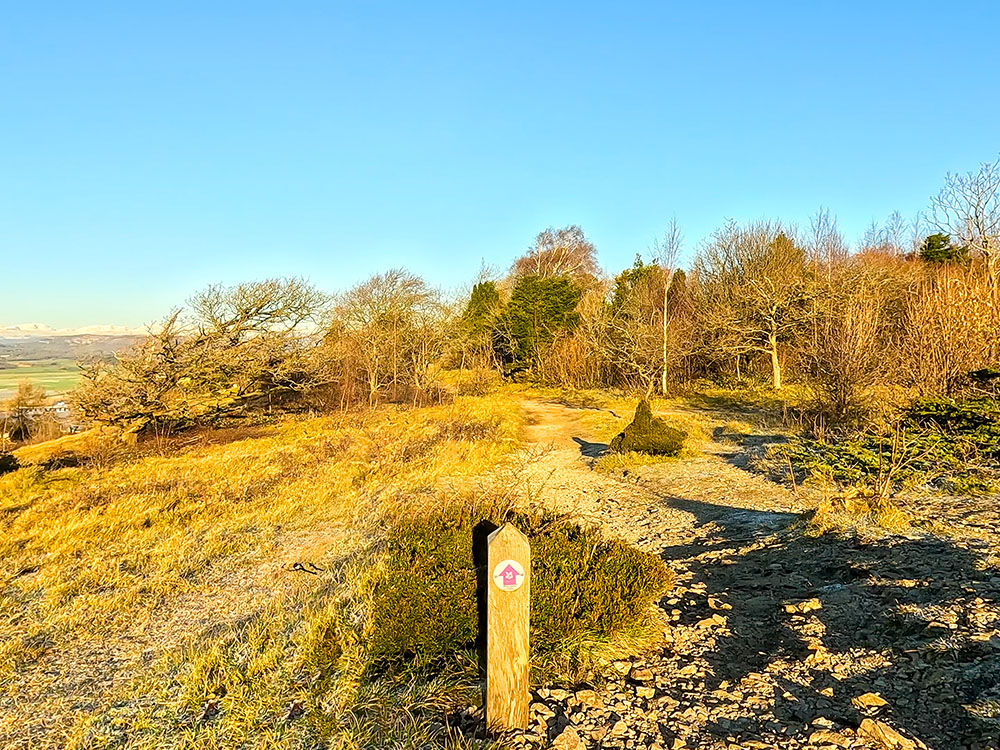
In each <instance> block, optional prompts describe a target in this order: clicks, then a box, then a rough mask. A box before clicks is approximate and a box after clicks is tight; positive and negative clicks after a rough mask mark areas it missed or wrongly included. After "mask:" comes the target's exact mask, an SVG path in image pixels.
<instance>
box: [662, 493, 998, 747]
mask: <svg viewBox="0 0 1000 750" xmlns="http://www.w3.org/2000/svg"><path fill="white" fill-rule="evenodd" d="M664 502H665V503H666V504H669V505H671V506H673V507H677V508H681V509H683V510H685V511H688V512H690V513H692V514H693V515H694V516H695V517H696V518H697V519H698V525H699V526H706V525H708V524H713V526H711V527H710V528H709V529H707V531H708V532H709V534H708V536H707V539H706V543H705V544H698V543H693V544H691V545H683V546H676V547H671V548H668V549H666V550H664V552H663V557H664V558H665V559H666V560H667V562H668V563H669V562H670V561H672V560H676V561H680V560H682V559H684V558H687V562H686V565H687V568H688V570H689V571H691V573H693V582H694V583H701V584H704V590H703V591H700V587H697V586H696V589H699V591H694V592H693V591H691V590H690V589H688V590H686V591H685V593H684V594H683V596H682V597H680V599H681V602H680V604H678V605H675V607H676V608H678V609H680V617H679V618H678V620H679V622H680V623H681V624H694V623H696V622H699V621H700V620H702V619H704V618H708V617H711V616H712V615H714V614H717V611H716V610H713V609H712V608H711V607H710V606H709V603H708V600H709V598H710V597H711V598H715V599H718V600H722V601H725V602H728V603H729V604H731V605H732V609H730V610H726V611H723V612H721V613H718V614H722V615H725V616H726V618H727V626H726V628H725V629H723V630H720V631H719V635H718V636H717V638H716V641H715V644H714V647H713V648H711V649H710V650H709V651H707V652H706V653H705V654H704V655H703V656H702V658H704V659H705V660H707V661H708V664H709V670H707V677H706V678H705V684H704V686H703V690H704V692H706V693H709V692H711V691H715V690H721V691H722V692H723V693H724V692H725V691H726V690H732V689H733V686H734V685H738V684H740V682H741V680H744V679H745V678H750V682H751V683H753V682H755V681H756V682H766V681H767V680H768V679H770V680H771V681H772V682H774V683H775V685H776V687H773V688H772V689H773V696H772V697H773V700H771V701H768V702H767V704H768V705H758V704H755V703H753V702H746V701H741V702H740V711H741V713H742V715H741V718H740V721H739V722H737V724H736V725H735V727H734V725H733V722H731V721H726V722H723V723H722V724H723V725H722V726H717V727H715V728H714V729H713V724H711V723H710V724H709V726H708V728H707V730H706V731H707V733H708V734H707V736H705V737H704V738H702V739H703V740H704V741H715V740H717V739H719V738H718V737H717V736H713V733H714V732H716V731H717V732H719V733H726V734H732V733H733V731H734V728H735V729H737V730H739V731H738V732H737V733H738V734H741V735H742V737H743V738H744V739H756V740H758V741H759V740H761V739H764V740H765V741H774V742H777V741H779V740H780V739H782V738H786V739H787V737H788V736H790V735H792V734H794V733H799V732H801V733H804V735H805V736H806V737H808V736H809V732H810V731H811V730H810V724H811V722H814V721H816V720H829V721H832V722H834V724H835V725H836V726H838V727H851V728H857V727H858V725H859V724H860V722H861V720H862V719H863V718H865V717H866V716H869V717H872V718H875V719H878V720H880V721H886V722H887V723H888V724H890V725H891V726H893V727H896V728H897V729H900V730H902V731H904V732H905V733H908V734H910V735H911V736H915V737H917V738H919V739H921V740H922V741H923V742H925V743H927V745H928V746H930V747H931V748H959V747H964V748H980V749H982V750H986V749H987V748H998V747H1000V631H998V629H997V628H998V627H1000V609H998V607H997V601H998V600H1000V576H997V575H995V572H994V571H991V570H987V569H984V566H983V556H984V552H983V551H982V550H977V549H974V548H969V547H965V546H961V544H960V543H957V542H955V541H952V540H951V539H946V538H941V537H936V536H932V535H929V534H928V535H920V536H917V535H915V534H914V535H912V536H908V537H904V536H893V537H885V538H882V539H879V540H878V541H872V542H868V541H864V540H862V539H859V538H850V537H840V536H834V535H832V534H826V535H823V536H819V537H809V536H805V535H803V534H799V533H797V532H795V531H792V532H790V533H783V534H782V533H779V534H774V533H773V532H775V531H778V530H780V529H782V528H783V527H785V526H787V525H788V523H789V522H790V521H791V520H792V519H793V518H794V516H791V515H790V514H781V513H762V512H756V511H749V510H740V509H733V508H729V507H725V506H718V505H713V504H711V503H701V502H697V501H694V500H687V499H682V498H667V499H665V501H664ZM758 531H759V532H761V533H759V534H758ZM754 537H758V538H757V539H756V541H755V543H750V544H748V545H747V546H746V547H745V548H744V549H742V550H740V549H738V547H739V546H740V545H743V544H746V543H747V542H754ZM734 547H735V548H736V549H734ZM699 549H700V550H701V551H700V552H699ZM692 553H693V554H694V555H699V557H696V558H695V559H691V556H692ZM811 599H815V600H817V602H818V604H819V607H818V608H815V609H809V608H808V607H807V608H806V609H807V611H797V610H796V605H797V604H799V605H800V604H801V603H802V602H805V601H807V600H811ZM812 606H815V603H814V604H813V605H812ZM789 607H790V609H789ZM677 690H678V697H680V691H681V689H680V687H678V688H677ZM868 692H873V693H878V694H879V695H880V696H881V697H882V698H884V699H885V700H886V701H887V702H888V705H886V706H883V707H878V708H866V709H861V708H858V707H856V706H855V705H854V704H853V703H852V698H855V697H857V696H860V695H862V694H864V693H868ZM776 721H777V723H778V724H779V725H784V729H782V728H781V726H776V725H775V722H776ZM814 726H815V725H814Z"/></svg>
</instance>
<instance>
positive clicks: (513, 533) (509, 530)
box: [486, 523, 528, 549]
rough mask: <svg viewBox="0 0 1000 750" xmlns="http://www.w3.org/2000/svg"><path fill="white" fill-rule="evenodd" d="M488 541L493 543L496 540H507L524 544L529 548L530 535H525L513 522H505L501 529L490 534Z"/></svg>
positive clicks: (511, 542) (509, 542)
mask: <svg viewBox="0 0 1000 750" xmlns="http://www.w3.org/2000/svg"><path fill="white" fill-rule="evenodd" d="M486 541H487V543H488V544H490V545H492V544H493V543H494V542H501V541H502V542H507V543H508V544H515V545H516V544H518V543H520V544H522V545H524V548H525V549H528V537H527V536H525V535H524V534H523V533H522V532H521V530H520V529H519V528H517V526H515V525H514V524H512V523H505V524H504V525H503V526H501V527H500V528H499V529H497V530H496V531H494V532H493V533H492V534H490V535H489V536H488V537H487V538H486Z"/></svg>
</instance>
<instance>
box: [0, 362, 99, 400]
mask: <svg viewBox="0 0 1000 750" xmlns="http://www.w3.org/2000/svg"><path fill="white" fill-rule="evenodd" d="M18 365H19V366H18V367H12V368H10V369H0V401H4V400H6V399H8V398H10V397H11V396H13V395H14V393H15V391H17V384H18V383H20V382H21V381H22V380H30V381H31V382H32V383H34V384H36V385H38V386H41V387H42V388H44V389H45V391H46V393H48V394H49V395H50V396H58V395H61V394H64V393H68V392H69V391H71V390H73V389H74V388H76V386H77V385H78V384H79V382H80V368H78V367H77V366H76V363H75V362H74V361H73V360H71V359H48V360H42V361H39V362H19V363H18Z"/></svg>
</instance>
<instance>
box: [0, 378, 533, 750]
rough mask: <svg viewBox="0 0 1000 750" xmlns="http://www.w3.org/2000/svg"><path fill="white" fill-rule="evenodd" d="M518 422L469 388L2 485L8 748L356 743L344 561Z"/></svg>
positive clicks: (483, 458) (488, 451)
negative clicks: (422, 401)
mask: <svg viewBox="0 0 1000 750" xmlns="http://www.w3.org/2000/svg"><path fill="white" fill-rule="evenodd" d="M519 427H520V414H519V410H518V408H517V406H516V403H515V402H514V401H513V400H512V399H510V398H508V397H506V396H503V395H498V394H493V395H491V396H489V397H488V398H473V397H461V398H458V399H457V400H456V401H455V402H454V403H453V404H449V405H446V406H437V407H429V408H423V409H399V408H395V407H385V408H382V409H378V410H375V411H372V412H367V413H362V414H349V415H336V416H328V417H319V418H311V419H305V418H300V419H289V420H287V421H283V422H279V423H277V424H275V425H274V426H273V427H267V428H264V429H261V430H258V431H257V432H256V433H254V434H253V436H251V437H244V438H242V439H233V440H232V441H230V442H226V443H224V444H215V445H213V444H210V443H211V441H210V440H195V441H193V443H191V444H189V445H186V444H185V441H184V440H175V441H172V442H165V443H163V444H162V445H161V446H153V447H152V448H150V447H149V446H146V447H143V446H140V449H139V450H138V451H133V452H131V453H127V454H122V453H121V451H116V452H114V454H113V455H112V454H109V455H100V456H95V457H94V458H95V459H97V463H91V464H89V465H88V464H87V463H84V464H83V465H82V466H81V467H78V468H65V469H59V470H56V471H44V470H42V469H41V468H39V467H27V468H23V469H20V470H18V471H16V472H14V473H12V474H9V475H5V476H4V477H2V478H0V526H2V535H0V582H2V584H0V586H2V588H0V677H2V678H3V681H4V685H3V687H2V688H0V701H2V702H3V709H2V711H0V740H2V741H0V744H2V745H3V746H5V747H7V746H13V747H18V746H23V747H29V746H30V747H63V746H66V745H69V746H77V747H101V746H115V747H239V746H240V745H241V743H242V742H243V741H244V740H247V739H248V737H250V736H251V735H252V738H253V744H254V746H256V747H261V746H263V747H268V746H273V747H298V746H302V743H303V742H304V741H305V740H306V739H309V738H311V739H310V741H312V740H318V739H319V738H320V737H322V738H324V741H326V740H328V739H330V738H334V737H341V739H344V738H347V739H344V742H346V743H347V746H350V740H349V737H350V736H351V731H347V730H346V729H343V727H340V724H338V723H337V721H334V720H333V719H331V718H330V717H331V716H336V714H337V709H336V707H335V706H332V705H326V703H329V702H330V701H331V700H333V697H335V696H337V695H340V694H343V696H345V697H344V698H343V700H346V701H348V702H349V701H350V700H354V699H355V698H356V695H355V691H356V689H357V686H356V685H354V686H353V687H352V681H351V674H352V673H353V672H356V671H357V669H356V665H354V666H352V665H351V660H352V659H353V658H355V656H354V655H353V654H354V652H353V651H352V647H351V639H352V638H356V637H357V635H356V634H352V633H353V631H352V628H351V625H352V624H353V623H352V619H351V618H352V617H353V615H352V607H354V606H355V600H354V599H353V598H352V597H354V596H355V595H357V594H358V592H357V591H356V590H355V588H354V587H353V586H354V584H353V579H352V580H347V579H346V578H345V575H346V572H345V571H349V570H351V569H352V568H351V566H356V565H358V564H360V563H359V561H358V559H357V557H358V555H359V554H361V552H362V550H364V549H366V541H367V540H368V539H369V538H370V537H371V536H372V535H373V534H375V533H377V531H378V529H379V528H380V526H381V525H382V524H383V523H384V519H387V518H393V517H395V516H398V515H399V514H401V513H404V512H407V511H408V510H411V509H414V508H418V507H421V506H424V505H427V504H433V503H435V502H437V498H438V497H439V495H440V490H441V489H442V488H444V487H445V486H450V485H452V484H456V485H460V484H461V483H462V482H463V481H466V479H467V478H471V477H474V476H477V475H480V474H482V473H483V472H486V471H488V470H489V469H491V468H492V467H494V466H496V465H497V463H498V462H500V461H501V460H502V459H503V458H504V457H505V456H506V455H508V454H509V453H510V452H511V451H512V450H513V449H514V447H515V446H516V444H517V434H518V430H519ZM234 437H237V438H238V437H239V435H235V436H234ZM84 459H85V460H86V459H87V457H86V456H84ZM324 660H325V661H324ZM321 664H326V667H325V668H323V667H321V666H320V665H321ZM331 665H335V666H331ZM324 669H325V671H324ZM317 672H320V673H321V676H320V678H317V681H314V678H315V675H316V673H317ZM318 686H321V687H322V689H320V687H318ZM223 692H224V695H220V694H221V693H223ZM320 696H321V697H320ZM321 699H322V701H326V703H325V704H324V705H325V706H326V707H325V708H323V707H321V706H320V705H319V702H318V701H320V700H321ZM213 700H215V701H217V705H215V707H214V709H213V704H212V703H211V701H213ZM296 700H301V701H304V703H303V706H301V707H298V708H296V707H295V706H294V705H293V704H294V702H295V701H296ZM334 703H337V704H338V705H340V699H338V700H334ZM338 727H339V728H338ZM352 731H353V730H352ZM363 731H367V730H362V729H357V732H361V733H363ZM345 732H346V734H345ZM338 741H339V740H338ZM269 743H270V744H269Z"/></svg>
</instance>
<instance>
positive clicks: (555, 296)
mask: <svg viewBox="0 0 1000 750" xmlns="http://www.w3.org/2000/svg"><path fill="white" fill-rule="evenodd" d="M582 295H583V290H582V289H580V287H578V286H577V285H576V284H574V283H573V280H572V279H570V278H568V277H566V276H559V277H554V278H543V277H540V276H522V277H520V278H519V279H518V280H517V283H516V284H515V285H514V289H513V291H512V292H511V296H510V302H508V303H507V308H506V310H505V311H504V314H503V316H502V319H501V325H500V326H499V328H498V330H497V336H496V338H495V346H496V350H497V355H498V356H499V357H500V359H501V361H503V362H504V363H505V364H506V365H507V366H508V369H510V370H523V369H526V368H529V367H531V366H532V365H533V364H534V363H535V361H536V358H537V356H538V354H539V352H540V349H542V348H543V347H544V346H545V345H546V344H549V343H551V342H552V340H553V339H554V338H555V337H556V335H557V334H559V333H560V332H563V331H571V330H572V329H573V328H575V327H576V325H577V323H578V322H579V315H578V314H577V312H576V306H577V304H578V303H579V302H580V297H581V296H582Z"/></svg>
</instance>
